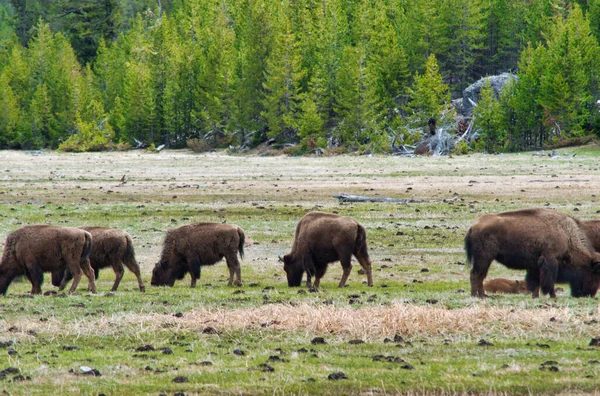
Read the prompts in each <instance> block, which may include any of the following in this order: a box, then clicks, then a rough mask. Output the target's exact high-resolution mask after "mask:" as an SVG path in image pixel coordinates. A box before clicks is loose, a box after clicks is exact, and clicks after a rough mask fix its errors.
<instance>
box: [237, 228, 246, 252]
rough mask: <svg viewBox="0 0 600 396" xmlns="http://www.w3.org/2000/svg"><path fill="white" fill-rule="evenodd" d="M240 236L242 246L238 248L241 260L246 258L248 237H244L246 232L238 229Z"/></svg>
mask: <svg viewBox="0 0 600 396" xmlns="http://www.w3.org/2000/svg"><path fill="white" fill-rule="evenodd" d="M238 235H239V237H240V244H239V246H238V252H239V254H240V257H241V258H244V243H245V242H246V236H245V235H244V230H242V229H241V228H240V227H238Z"/></svg>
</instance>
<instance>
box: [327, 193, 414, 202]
mask: <svg viewBox="0 0 600 396" xmlns="http://www.w3.org/2000/svg"><path fill="white" fill-rule="evenodd" d="M333 197H334V198H337V199H338V200H339V201H340V202H392V203H420V202H423V201H422V200H420V199H412V198H408V199H407V198H385V197H365V196H362V195H350V194H346V193H339V194H337V195H334V196H333Z"/></svg>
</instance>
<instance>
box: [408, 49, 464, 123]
mask: <svg viewBox="0 0 600 396" xmlns="http://www.w3.org/2000/svg"><path fill="white" fill-rule="evenodd" d="M410 96H411V101H410V102H409V104H408V108H409V111H408V112H409V114H410V115H409V117H408V118H409V120H410V121H411V123H412V124H413V125H415V126H418V127H425V125H427V123H428V121H429V119H431V118H433V119H435V120H436V122H437V123H438V124H441V123H443V122H444V121H445V120H446V119H447V118H453V114H452V112H450V111H446V110H447V109H448V108H449V105H450V91H449V88H448V86H447V85H446V84H444V83H443V82H442V76H441V75H440V72H439V67H438V64H437V59H436V57H435V55H433V54H432V55H430V56H429V57H428V58H427V64H426V65H425V73H424V74H423V75H420V74H418V73H417V74H416V75H415V78H414V82H413V87H412V89H411V90H410ZM440 121H441V122H440Z"/></svg>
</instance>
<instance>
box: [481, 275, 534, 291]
mask: <svg viewBox="0 0 600 396" xmlns="http://www.w3.org/2000/svg"><path fill="white" fill-rule="evenodd" d="M483 290H485V291H486V292H488V293H506V294H531V292H530V291H529V290H528V289H527V283H525V282H523V281H522V280H521V281H519V280H512V279H504V278H496V279H491V280H489V281H487V282H485V283H484V284H483Z"/></svg>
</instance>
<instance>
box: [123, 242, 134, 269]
mask: <svg viewBox="0 0 600 396" xmlns="http://www.w3.org/2000/svg"><path fill="white" fill-rule="evenodd" d="M126 240H127V246H126V247H125V254H124V256H123V260H124V262H125V263H136V260H135V251H134V250H133V241H132V240H131V237H129V236H128V237H127V238H126Z"/></svg>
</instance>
